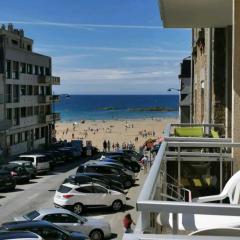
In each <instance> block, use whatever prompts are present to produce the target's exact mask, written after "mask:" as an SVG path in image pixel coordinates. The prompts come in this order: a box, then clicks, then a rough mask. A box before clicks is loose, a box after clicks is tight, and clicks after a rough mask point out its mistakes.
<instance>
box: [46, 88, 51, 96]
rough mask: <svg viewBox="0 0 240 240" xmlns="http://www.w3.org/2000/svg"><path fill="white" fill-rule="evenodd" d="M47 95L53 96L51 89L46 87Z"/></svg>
mask: <svg viewBox="0 0 240 240" xmlns="http://www.w3.org/2000/svg"><path fill="white" fill-rule="evenodd" d="M46 95H52V93H51V87H46Z"/></svg>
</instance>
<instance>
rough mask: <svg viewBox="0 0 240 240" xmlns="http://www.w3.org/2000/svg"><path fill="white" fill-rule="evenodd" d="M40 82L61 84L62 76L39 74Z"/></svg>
mask: <svg viewBox="0 0 240 240" xmlns="http://www.w3.org/2000/svg"><path fill="white" fill-rule="evenodd" d="M38 83H46V84H51V85H60V77H54V76H38Z"/></svg>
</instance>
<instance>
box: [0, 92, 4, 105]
mask: <svg viewBox="0 0 240 240" xmlns="http://www.w3.org/2000/svg"><path fill="white" fill-rule="evenodd" d="M3 103H4V94H0V104H3Z"/></svg>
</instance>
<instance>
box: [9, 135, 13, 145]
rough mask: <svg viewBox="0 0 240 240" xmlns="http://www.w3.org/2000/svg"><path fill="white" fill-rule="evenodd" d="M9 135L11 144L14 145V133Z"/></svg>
mask: <svg viewBox="0 0 240 240" xmlns="http://www.w3.org/2000/svg"><path fill="white" fill-rule="evenodd" d="M9 137H10V146H12V145H13V134H11V135H10V136H9Z"/></svg>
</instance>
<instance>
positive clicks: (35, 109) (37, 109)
mask: <svg viewBox="0 0 240 240" xmlns="http://www.w3.org/2000/svg"><path fill="white" fill-rule="evenodd" d="M38 114H39V106H35V107H34V115H38Z"/></svg>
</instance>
